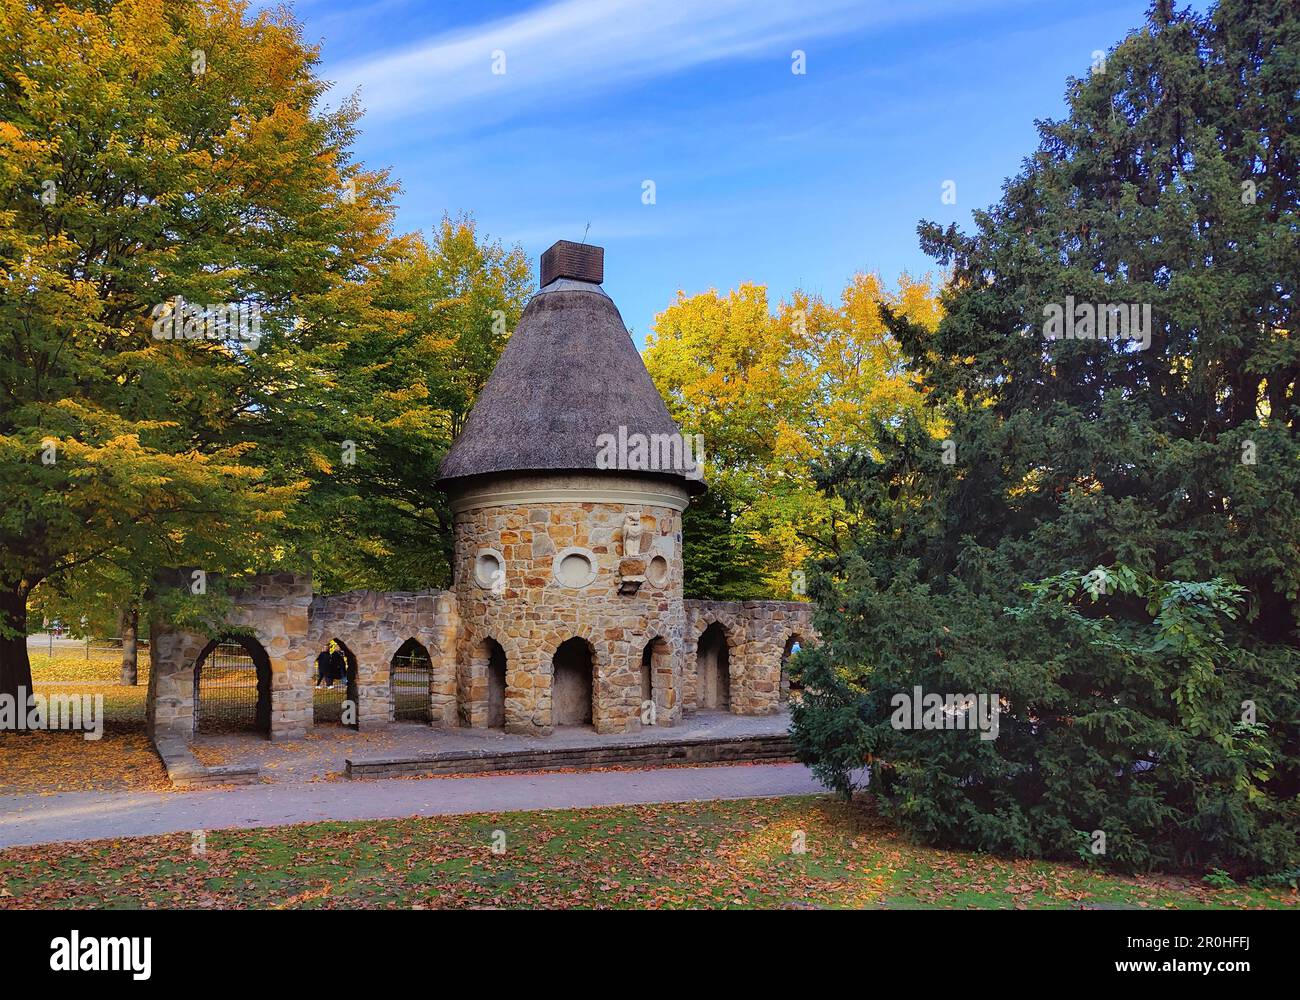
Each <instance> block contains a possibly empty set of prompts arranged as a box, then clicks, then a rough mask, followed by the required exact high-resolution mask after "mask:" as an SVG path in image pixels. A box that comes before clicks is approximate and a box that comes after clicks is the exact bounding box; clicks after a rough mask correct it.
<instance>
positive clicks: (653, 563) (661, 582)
mask: <svg viewBox="0 0 1300 1000" xmlns="http://www.w3.org/2000/svg"><path fill="white" fill-rule="evenodd" d="M645 575H646V579H647V580H649V581H650V583H651V585H652V586H655V587H663V586H666V585H667V583H668V560H667V559H665V558H664V557H663V556H655V557H654V558H653V559H651V560H650V565H649V566H647V567H646V568H645Z"/></svg>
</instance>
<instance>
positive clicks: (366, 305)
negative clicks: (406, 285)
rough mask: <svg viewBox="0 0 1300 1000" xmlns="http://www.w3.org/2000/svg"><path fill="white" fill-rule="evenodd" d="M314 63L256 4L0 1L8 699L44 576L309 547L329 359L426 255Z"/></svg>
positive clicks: (1, 521) (49, 579)
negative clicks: (299, 508) (396, 230)
mask: <svg viewBox="0 0 1300 1000" xmlns="http://www.w3.org/2000/svg"><path fill="white" fill-rule="evenodd" d="M317 62H318V53H317V50H316V49H315V48H314V47H313V46H311V45H308V44H306V43H305V42H304V40H303V38H302V33H301V30H300V27H299V26H298V25H297V24H296V23H295V22H294V21H293V19H292V17H291V16H290V15H289V14H288V13H286V12H284V11H279V12H261V13H253V12H252V11H250V9H249V6H248V5H247V4H244V3H233V2H224V0H204V2H167V3H163V2H161V0H123V2H120V3H114V4H111V5H107V4H94V5H80V4H56V3H36V4H32V3H26V2H23V3H20V2H16V0H2V2H0V335H2V336H3V338H4V340H5V350H4V351H3V352H0V694H4V693H7V694H11V695H12V694H16V692H17V690H18V689H19V688H20V687H25V688H26V689H27V690H28V691H30V689H31V673H30V665H29V663H28V659H27V649H26V642H25V638H24V637H25V632H26V629H27V623H26V615H27V603H28V598H29V596H30V595H31V593H32V591H33V589H34V588H36V587H38V586H42V587H47V588H48V587H57V586H59V585H60V584H61V582H63V581H68V580H70V579H72V578H73V577H74V576H75V575H77V574H86V573H93V572H96V571H102V573H103V575H104V578H105V579H106V580H108V579H115V580H118V581H119V582H120V586H121V587H123V588H125V589H128V590H129V589H130V588H133V587H134V586H135V585H136V584H137V583H143V582H144V580H143V579H142V578H143V577H146V576H147V575H148V572H149V570H150V568H151V567H153V566H161V565H172V566H176V565H190V566H197V567H201V568H202V569H203V570H204V571H205V573H207V574H238V573H240V572H243V571H249V570H252V569H257V568H265V567H266V565H267V564H268V562H270V563H274V562H275V561H276V560H289V559H292V558H293V557H294V547H293V541H294V540H293V537H292V534H291V533H288V528H289V527H291V525H292V517H293V512H294V509H295V504H296V503H297V502H298V501H299V500H300V498H301V497H302V496H303V495H304V494H305V493H306V492H307V491H308V489H309V486H310V480H309V476H308V473H309V471H310V470H311V469H313V468H320V467H321V466H322V464H328V462H327V456H330V455H333V456H334V459H335V460H336V461H337V459H338V456H339V454H340V443H339V442H337V441H331V440H330V439H329V432H330V431H331V430H332V428H331V426H330V424H329V422H328V421H323V420H321V419H320V414H321V413H323V412H326V411H327V410H328V408H329V406H330V405H331V397H332V394H333V393H334V392H335V388H336V383H337V377H336V375H335V374H332V373H336V372H337V370H338V364H339V362H340V359H341V358H342V357H343V356H344V354H345V353H346V345H348V344H350V343H353V342H355V341H356V340H357V339H358V338H360V337H364V336H366V335H367V333H368V332H371V331H375V330H379V329H383V328H385V327H387V326H390V325H392V324H395V323H400V322H401V321H402V320H403V319H404V318H405V316H406V313H405V312H404V310H405V309H406V308H407V307H408V306H409V303H407V302H403V301H400V297H399V300H397V301H392V299H393V297H392V295H391V294H390V292H391V278H390V277H389V276H390V274H391V271H392V268H393V267H394V266H395V265H397V264H398V263H400V262H401V261H402V260H404V259H409V258H410V257H411V256H412V255H418V250H417V249H413V247H412V246H411V244H410V241H409V240H405V239H399V238H395V237H394V235H393V234H392V232H391V224H392V216H393V208H392V197H393V195H394V192H395V184H394V182H393V181H392V180H391V179H390V178H389V177H388V176H387V175H386V174H385V173H383V172H379V171H369V170H366V169H364V168H363V167H362V166H361V165H359V164H358V163H356V162H355V161H354V160H353V158H352V156H351V153H350V148H351V146H352V143H353V139H354V134H355V129H356V127H357V122H358V118H359V111H358V109H357V108H356V107H355V105H354V104H353V103H351V102H348V101H346V100H344V101H343V102H342V103H341V105H340V106H339V107H338V108H337V109H336V110H323V105H322V98H323V97H324V96H325V94H326V90H327V84H326V83H325V82H324V81H322V80H321V79H320V78H319V77H318V76H317V75H316V67H317ZM385 296H387V298H388V300H389V301H385ZM183 303H188V305H183ZM236 317H238V318H239V320H240V322H238V323H236V322H234V320H235V318H236ZM225 320H230V321H231V322H230V323H226V322H224V321H225ZM83 590H84V591H85V592H91V591H93V590H95V587H93V586H90V585H86V584H85V582H84V581H83Z"/></svg>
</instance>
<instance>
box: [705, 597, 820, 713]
mask: <svg viewBox="0 0 1300 1000" xmlns="http://www.w3.org/2000/svg"><path fill="white" fill-rule="evenodd" d="M683 606H684V610H685V616H686V638H687V641H686V647H687V648H686V650H685V654H684V656H683V668H682V674H683V684H682V697H683V703H684V706H685V708H686V710H687V711H696V710H697V709H698V707H699V690H698V689H699V670H698V663H697V661H698V659H699V642H700V637H701V636H702V635H703V634H704V632H705V630H706V629H708V628H709V626H710V625H712V624H714V623H715V622H716V623H718V624H719V625H721V626H722V628H723V629H724V630H725V633H726V642H727V647H728V654H729V658H730V664H729V667H730V678H731V683H730V700H731V704H730V706H729V709H730V711H732V712H734V713H735V714H737V715H765V714H768V713H771V712H776V711H778V710H779V709H780V708H781V702H782V700H783V699H782V694H783V691H782V688H783V684H782V670H781V667H782V660H783V657H784V654H785V650H786V645H787V643H788V642H789V641H790V639H791V638H796V639H799V640H800V641H801V642H802V643H803V644H804V645H811V644H814V643H816V642H817V633H816V631H815V630H814V629H813V627H812V605H811V604H808V603H805V602H802V601H694V600H692V601H684V602H683ZM786 686H787V688H788V685H786Z"/></svg>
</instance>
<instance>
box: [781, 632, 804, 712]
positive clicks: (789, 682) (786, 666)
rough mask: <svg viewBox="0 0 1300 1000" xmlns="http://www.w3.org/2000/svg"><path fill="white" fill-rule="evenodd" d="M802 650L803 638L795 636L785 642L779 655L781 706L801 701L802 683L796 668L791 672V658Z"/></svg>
mask: <svg viewBox="0 0 1300 1000" xmlns="http://www.w3.org/2000/svg"><path fill="white" fill-rule="evenodd" d="M802 648H803V637H802V636H800V635H798V634H795V635H792V636H790V638H789V639H787V640H786V641H785V649H784V650H783V651H782V653H781V704H782V705H785V704H788V703H789V702H791V701H796V702H797V701H801V700H802V699H803V681H802V677H801V675H800V674H799V670H798V668H797V667H796V668H795V669H794V670H791V663H790V660H791V657H794V656H797V655H798V653H799V650H801V649H802Z"/></svg>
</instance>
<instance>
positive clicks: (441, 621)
mask: <svg viewBox="0 0 1300 1000" xmlns="http://www.w3.org/2000/svg"><path fill="white" fill-rule="evenodd" d="M308 620H309V628H308V638H309V640H310V643H311V647H312V649H313V650H321V649H324V648H325V647H326V646H327V645H328V644H329V641H330V640H331V639H337V640H338V641H339V642H341V643H343V644H344V645H345V646H346V647H347V648H348V649H349V650H350V651H351V652H352V655H353V656H354V657H355V659H356V664H357V683H356V695H357V720H356V721H357V727H358V728H360V729H369V728H373V727H374V726H376V725H382V724H384V723H387V722H390V721H391V720H392V718H393V701H392V691H391V686H390V683H389V667H390V665H391V664H392V662H393V656H394V655H395V654H396V653H397V651H398V649H400V648H401V646H402V645H403V644H404V643H405V642H406V641H407V640H408V639H414V640H415V641H416V642H418V643H420V645H422V646H423V647H424V649H425V651H426V652H427V653H428V654H429V660H430V663H431V664H432V667H433V669H432V671H431V672H430V678H429V699H430V701H429V707H430V722H431V723H432V724H433V725H435V726H454V725H456V721H457V720H456V632H457V626H458V622H459V615H457V613H456V600H455V598H454V597H453V596H452V595H451V594H450V593H448V592H446V591H435V590H422V591H417V592H406V593H379V592H377V591H373V590H355V591H352V592H350V593H347V594H336V595H332V596H329V597H315V598H313V599H312V602H311V607H310V609H309V611H308Z"/></svg>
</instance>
